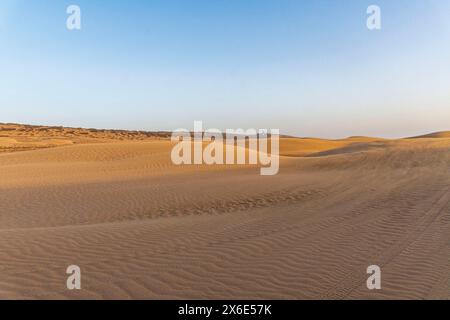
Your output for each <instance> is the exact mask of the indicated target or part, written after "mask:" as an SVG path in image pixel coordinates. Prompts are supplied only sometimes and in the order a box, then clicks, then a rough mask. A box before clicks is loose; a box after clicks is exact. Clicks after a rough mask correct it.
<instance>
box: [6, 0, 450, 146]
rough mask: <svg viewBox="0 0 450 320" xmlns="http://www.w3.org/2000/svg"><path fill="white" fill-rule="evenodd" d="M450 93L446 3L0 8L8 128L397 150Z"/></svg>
mask: <svg viewBox="0 0 450 320" xmlns="http://www.w3.org/2000/svg"><path fill="white" fill-rule="evenodd" d="M72 4H76V5H79V6H80V8H81V12H82V30H80V31H68V30H67V28H66V19H67V16H68V15H67V14H66V8H67V7H68V6H69V5H72ZM372 4H376V5H378V6H380V8H381V14H382V29H381V30H379V31H370V30H368V29H367V27H366V19H367V14H366V9H367V7H368V6H369V5H372ZM449 88H450V0H395V1H392V0H380V1H377V0H371V1H365V0H318V1H299V0H148V1H143V0H140V1H138V0H130V1H117V0H109V1H104V0H89V1H88V0H73V1H66V0H35V1H32V2H31V1H25V0H0V122H15V123H26V124H38V125H64V126H71V127H85V128H91V127H94V128H114V129H130V130H148V131H158V130H165V131H171V130H174V129H177V128H186V129H192V128H193V124H194V121H195V120H202V121H203V123H204V126H205V127H207V128H219V129H225V128H256V129H258V128H276V129H280V130H281V133H282V134H286V135H295V136H311V137H320V138H342V137H347V136H354V135H365V136H378V137H390V138H396V137H408V136H414V135H419V134H424V133H430V132H435V131H443V130H450V121H449V120H450V89H449Z"/></svg>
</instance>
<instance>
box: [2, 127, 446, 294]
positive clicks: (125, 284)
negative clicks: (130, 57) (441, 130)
mask: <svg viewBox="0 0 450 320" xmlns="http://www.w3.org/2000/svg"><path fill="white" fill-rule="evenodd" d="M0 128H1V129H0V139H1V140H0V146H1V148H2V150H3V151H4V152H3V153H2V154H0V176H1V177H2V178H1V179H0V190H1V192H0V243H1V250H0V270H1V277H0V299H14V298H21V299H118V298H120V299H258V298H259V299H366V298H367V299H414V298H416V299H426V298H428V299H449V298H450V290H449V288H450V280H449V279H450V260H449V252H450V233H449V230H450V187H449V186H450V173H449V171H448V167H449V164H450V137H449V138H448V139H447V138H445V137H444V138H443V139H399V140H383V139H377V138H365V137H352V138H348V139H343V140H321V139H300V138H283V139H281V150H280V151H281V154H282V157H281V163H280V173H279V174H278V175H276V176H270V177H264V176H261V175H260V174H259V170H258V168H256V167H255V166H246V165H239V166H202V165H199V166H174V165H173V164H172V163H171V160H170V151H171V148H172V144H171V142H170V141H169V140H168V139H167V138H168V134H167V133H156V134H153V133H141V132H135V133H130V132H126V131H115V130H106V131H103V130H100V131H97V130H88V129H70V128H50V127H30V126H21V125H0ZM14 151H26V152H14ZM73 264H76V265H78V266H80V268H81V270H82V290H81V291H69V290H67V288H66V279H67V275H66V268H67V267H68V266H69V265H73ZM373 264H376V265H379V266H380V267H381V269H382V290H379V291H369V290H368V289H367V288H366V280H367V277H368V275H367V273H366V270H367V267H368V266H369V265H373Z"/></svg>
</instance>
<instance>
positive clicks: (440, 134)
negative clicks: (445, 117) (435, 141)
mask: <svg viewBox="0 0 450 320" xmlns="http://www.w3.org/2000/svg"><path fill="white" fill-rule="evenodd" d="M424 138H450V131H441V132H434V133H430V134H425V135H422V136H417V137H412V138H410V139H424Z"/></svg>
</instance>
